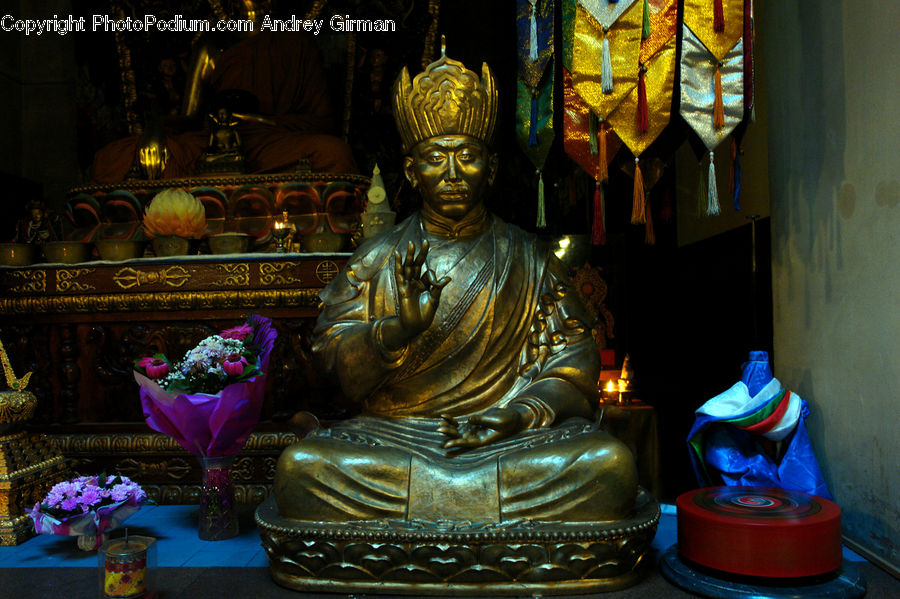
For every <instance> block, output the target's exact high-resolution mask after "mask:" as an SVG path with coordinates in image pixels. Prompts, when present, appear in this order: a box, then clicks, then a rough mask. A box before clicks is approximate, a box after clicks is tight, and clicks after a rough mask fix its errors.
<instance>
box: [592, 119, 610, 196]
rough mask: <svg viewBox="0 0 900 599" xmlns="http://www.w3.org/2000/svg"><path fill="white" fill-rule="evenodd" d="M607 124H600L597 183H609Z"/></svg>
mask: <svg viewBox="0 0 900 599" xmlns="http://www.w3.org/2000/svg"><path fill="white" fill-rule="evenodd" d="M606 129H607V126H606V123H605V122H603V123H600V134H599V135H598V139H597V146H598V148H597V150H598V151H597V176H596V177H595V178H596V179H597V181H601V182H603V181H609V171H608V170H607V163H606Z"/></svg>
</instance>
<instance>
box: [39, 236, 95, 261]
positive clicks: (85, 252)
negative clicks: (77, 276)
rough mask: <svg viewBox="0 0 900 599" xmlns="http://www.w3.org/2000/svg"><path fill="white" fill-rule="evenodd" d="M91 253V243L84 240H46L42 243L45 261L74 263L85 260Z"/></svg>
mask: <svg viewBox="0 0 900 599" xmlns="http://www.w3.org/2000/svg"><path fill="white" fill-rule="evenodd" d="M90 255H91V244H89V243H85V242H84V241H48V242H47V243H45V244H44V259H45V260H46V261H47V262H60V263H62V264H76V263H78V262H87V261H88V259H89V258H90Z"/></svg>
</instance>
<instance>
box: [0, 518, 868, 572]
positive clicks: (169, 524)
mask: <svg viewBox="0 0 900 599" xmlns="http://www.w3.org/2000/svg"><path fill="white" fill-rule="evenodd" d="M661 509H662V516H661V517H660V521H659V527H658V529H657V532H656V538H655V539H654V540H653V549H654V550H655V552H656V553H657V555H659V554H662V553H663V552H664V551H665V550H666V549H668V548H669V547H670V546H671V545H672V544H673V543H675V541H676V540H677V526H676V520H675V506H674V505H668V504H663V505H662V506H661ZM197 512H198V507H197V506H196V505H149V506H144V507H142V508H141V509H140V510H139V511H138V512H137V513H136V514H135V515H134V516H132V517H131V518H129V519H128V520H127V521H126V522H125V525H126V526H127V527H128V534H129V535H143V536H148V537H154V538H155V539H157V547H156V558H157V564H156V565H157V567H160V568H166V567H176V568H179V567H184V568H191V567H198V568H201V567H213V566H221V567H229V568H246V567H251V568H252V567H267V566H268V565H269V560H268V559H267V558H266V553H265V551H264V550H263V547H262V542H261V541H260V538H259V534H258V533H257V530H256V525H255V523H254V521H253V511H252V510H251V509H250V508H249V507H245V508H244V509H243V510H242V511H241V514H240V516H241V517H240V530H241V533H240V535H238V536H237V537H234V538H232V539H227V540H225V541H202V540H200V539H199V538H197V517H198V515H197ZM122 535H124V530H123V529H118V530H114V531H113V537H119V536H122ZM844 559H847V560H850V561H857V562H863V561H866V560H865V559H864V558H862V557H860V556H859V555H858V554H856V553H854V552H853V551H851V550H849V549H847V548H844ZM96 565H97V553H96V552H95V551H81V550H80V549H78V547H77V546H76V540H75V537H60V536H56V535H38V536H36V537H32V538H31V539H29V540H27V541H25V542H24V543H22V544H21V545H18V546H15V547H0V568H42V567H70V568H85V567H96Z"/></svg>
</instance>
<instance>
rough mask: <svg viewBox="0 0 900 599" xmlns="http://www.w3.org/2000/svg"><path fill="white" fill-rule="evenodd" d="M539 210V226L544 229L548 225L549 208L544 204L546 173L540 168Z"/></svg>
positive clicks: (538, 173) (538, 172)
mask: <svg viewBox="0 0 900 599" xmlns="http://www.w3.org/2000/svg"><path fill="white" fill-rule="evenodd" d="M537 175H538V212H537V228H538V229H543V228H544V227H546V226H547V209H546V206H545V205H544V174H543V173H542V172H541V171H540V169H538V171H537Z"/></svg>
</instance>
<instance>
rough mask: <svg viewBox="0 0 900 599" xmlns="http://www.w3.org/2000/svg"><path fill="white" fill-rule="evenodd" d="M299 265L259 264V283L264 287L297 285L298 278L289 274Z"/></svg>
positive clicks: (296, 263)
mask: <svg viewBox="0 0 900 599" xmlns="http://www.w3.org/2000/svg"><path fill="white" fill-rule="evenodd" d="M299 265H300V263H299V262H261V263H260V264H259V282H260V283H261V284H262V285H265V286H270V285H294V284H297V285H299V284H300V282H301V281H300V277H295V276H294V275H293V274H291V272H290V271H292V270H293V269H294V268H296V267H297V266H299ZM284 271H288V272H284Z"/></svg>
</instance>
